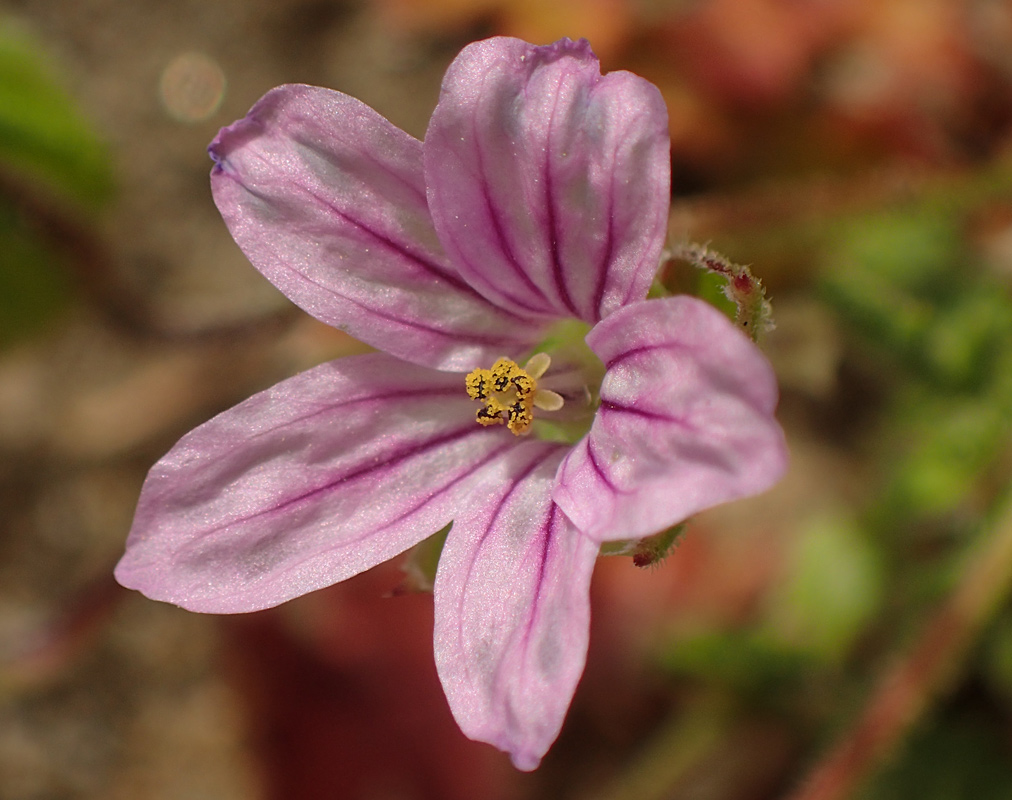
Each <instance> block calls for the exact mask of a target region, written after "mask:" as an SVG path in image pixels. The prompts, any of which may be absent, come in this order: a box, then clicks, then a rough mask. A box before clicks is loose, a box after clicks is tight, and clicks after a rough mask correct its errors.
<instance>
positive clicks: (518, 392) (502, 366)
mask: <svg viewBox="0 0 1012 800" xmlns="http://www.w3.org/2000/svg"><path fill="white" fill-rule="evenodd" d="M549 363H551V359H550V358H549V357H548V356H547V355H546V354H544V353H538V354H537V355H536V356H534V357H533V358H532V359H531V360H530V361H528V362H527V366H526V367H525V368H524V369H521V368H520V367H519V366H518V365H517V363H516V362H515V361H511V360H510V359H508V358H500V359H498V360H497V361H496V362H495V363H494V364H493V365H492V369H476V370H474V371H473V372H470V373H468V375H467V378H465V381H464V382H465V386H466V387H467V394H468V397H470V398H471V399H472V400H480V401H481V402H482V403H484V405H483V406H482V407H481V408H479V409H478V413H477V414H476V415H475V419H476V420H477V421H478V423H479V424H480V425H502V424H503V423H506V427H507V428H509V430H510V431H511V432H512V433H514V434H515V435H517V436H522V435H524V434H526V433H528V432H529V431H530V427H531V423H532V422H533V421H534V407H535V405H537V406H538V407H540V408H548V409H549V410H552V411H556V410H558V409H559V408H561V407H562V398H561V397H560V396H559V395H557V394H555V392H550V391H547V390H544V389H538V380H537V379H538V378H540V377H541V376H542V375H544V374H545V371H546V370H547V369H548V365H549ZM555 398H558V401H556V400H555ZM544 399H548V402H547V403H544V404H543V403H542V402H540V401H543V400H544Z"/></svg>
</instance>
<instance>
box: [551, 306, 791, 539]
mask: <svg viewBox="0 0 1012 800" xmlns="http://www.w3.org/2000/svg"><path fill="white" fill-rule="evenodd" d="M587 344H588V345H590V347H591V349H592V350H593V351H594V352H595V353H597V355H598V356H599V357H600V358H601V360H602V362H603V363H604V364H605V366H606V369H607V372H606V374H605V378H604V382H603V383H602V385H601V406H600V408H599V409H598V412H597V416H596V417H595V419H594V423H593V425H592V426H591V429H590V432H589V433H588V434H587V436H585V437H584V439H583V440H582V441H581V442H580V443H579V444H578V445H577V446H576V447H574V448H573V450H572V451H571V452H570V453H569V455H568V456H567V458H566V460H565V462H564V463H563V464H562V467H561V468H560V470H559V481H558V485H557V486H556V487H555V490H554V493H553V497H554V499H555V501H556V502H557V503H558V504H559V505H560V506H561V507H562V509H563V510H564V511H565V512H566V514H568V515H569V517H570V518H571V519H572V520H573V522H574V523H575V524H576V525H577V527H579V528H580V530H582V531H583V532H584V533H586V534H587V535H588V536H590V537H592V538H595V539H598V540H613V539H635V538H638V537H642V536H647V535H650V534H653V533H656V532H658V531H661V530H664V529H666V528H668V527H670V526H671V525H674V524H675V523H677V522H681V521H682V520H684V519H685V518H687V517H689V516H690V515H692V514H695V513H696V512H698V511H702V510H703V509H705V508H710V507H711V506H714V505H717V504H719V503H724V502H727V501H729V500H735V499H738V498H742V497H748V496H750V495H753V494H758V493H759V492H762V491H764V490H765V489H768V488H769V487H770V486H772V485H773V484H774V483H776V481H778V480H779V479H780V477H781V476H782V475H783V473H784V470H785V469H786V465H787V449H786V445H785V443H784V436H783V431H782V430H781V428H780V425H779V424H778V423H777V421H776V418H775V417H774V416H773V412H774V410H775V408H776V403H777V387H776V378H775V376H774V374H773V370H772V369H771V368H770V365H769V362H768V361H767V360H766V359H765V357H764V356H763V355H762V353H761V352H760V351H759V349H758V348H757V347H756V346H755V345H754V344H753V343H752V342H751V341H750V340H749V338H748V337H747V336H745V335H744V334H743V333H742V332H741V331H739V330H738V329H736V328H735V326H734V325H733V324H732V323H731V322H730V321H729V320H728V319H727V318H726V317H725V316H724V315H723V314H721V313H720V312H719V311H717V310H716V309H715V308H713V307H712V306H710V305H708V304H707V303H704V302H703V301H701V300H697V299H695V298H692V297H673V298H667V299H664V300H647V301H644V302H641V303H635V304H633V305H630V306H627V307H625V308H623V309H621V310H620V311H618V312H616V313H615V314H613V315H612V316H610V317H609V318H608V319H606V320H604V321H603V322H601V323H600V324H599V325H597V326H596V327H595V328H594V329H593V330H592V331H591V332H590V333H589V334H588V335H587Z"/></svg>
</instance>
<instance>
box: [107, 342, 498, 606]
mask: <svg viewBox="0 0 1012 800" xmlns="http://www.w3.org/2000/svg"><path fill="white" fill-rule="evenodd" d="M472 406H473V403H472V402H471V401H470V399H469V398H468V397H467V395H466V394H465V393H464V390H463V380H462V376H460V375H452V374H447V373H441V372H437V371H435V370H430V369H426V368H422V367H416V366H414V365H411V364H407V363H405V362H401V361H398V360H397V359H394V358H392V357H390V356H386V355H382V354H375V355H366V356H355V357H348V358H342V359H339V360H337V361H333V362H330V363H328V364H323V365H321V366H319V367H316V368H314V369H311V370H309V371H307V372H304V373H302V374H300V375H296V376H295V377H293V378H289V379H288V380H286V381H283V382H282V383H279V384H278V385H277V386H274V387H273V388H271V389H268V390H267V391H264V392H261V393H260V394H257V395H254V396H253V397H251V398H250V399H248V400H246V401H245V402H243V403H240V404H239V405H238V406H235V407H234V408H232V409H231V410H229V411H225V412H224V413H222V414H219V415H218V416H217V417H215V418H214V419H212V420H210V421H209V422H206V423H205V424H203V425H201V426H200V427H199V428H196V429H195V430H193V431H191V432H190V433H189V434H187V435H186V436H184V437H183V438H182V439H181V440H180V441H179V442H178V443H177V444H176V445H175V447H173V448H172V449H171V450H170V451H169V452H168V454H166V455H165V456H164V457H163V458H162V459H161V460H160V461H159V462H158V463H157V464H155V466H154V467H153V468H152V469H151V472H150V473H149V475H148V477H147V480H146V481H145V483H144V487H143V489H142V492H141V498H140V502H139V504H138V508H137V513H136V516H135V519H134V526H133V529H132V530H131V532H130V537H129V539H128V541H127V551H126V554H125V555H124V556H123V559H122V560H121V561H120V563H119V565H118V566H117V569H116V577H117V579H118V580H119V581H120V583H122V584H123V585H124V586H127V587H129V588H133V589H138V590H140V591H141V592H143V593H144V594H146V595H148V596H149V597H152V598H154V599H157V600H165V601H168V602H172V603H176V604H177V605H180V606H183V607H184V608H188V609H191V610H193V611H206V612H218V613H230V612H242V611H253V610H256V609H260V608H266V607H269V606H274V605H277V604H278V603H281V602H284V601H285V600H288V599H290V598H292V597H296V596H298V595H301V594H305V593H306V592H310V591H312V590H314V589H318V588H321V587H323V586H328V585H330V584H332V583H335V582H337V581H340V580H343V579H344V578H348V577H350V576H352V575H355V574H357V573H359V572H362V571H364V570H366V569H368V568H370V567H372V566H374V565H376V564H378V563H380V562H382V561H385V560H387V559H389V558H391V557H392V556H395V555H397V554H398V553H400V552H401V551H403V550H405V549H407V548H408V547H411V546H412V545H414V544H416V543H417V542H418V541H420V540H421V539H423V538H424V537H425V536H428V535H429V534H431V533H433V532H435V531H436V530H438V529H439V528H441V527H443V526H444V525H446V524H447V523H448V522H450V520H451V519H453V517H454V514H455V512H457V511H458V510H459V509H460V508H461V506H463V505H464V501H465V499H466V498H467V497H468V496H469V493H470V492H474V491H477V492H479V493H480V492H481V491H482V490H483V488H484V487H483V486H482V485H481V484H480V473H481V469H482V467H483V466H485V465H487V464H489V463H492V462H495V461H496V459H498V458H501V457H503V456H504V455H505V454H506V453H508V452H509V450H510V449H511V448H512V447H514V446H515V437H513V436H512V435H511V434H509V433H508V432H507V431H505V429H494V430H492V429H488V428H482V427H480V426H478V425H476V424H475V423H474V409H473V407H472Z"/></svg>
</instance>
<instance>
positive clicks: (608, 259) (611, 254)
mask: <svg viewBox="0 0 1012 800" xmlns="http://www.w3.org/2000/svg"><path fill="white" fill-rule="evenodd" d="M618 148H619V146H618V144H617V143H616V145H615V152H614V154H613V157H612V164H615V163H617V162H618ZM617 177H618V170H617V169H612V171H611V182H610V184H609V186H608V210H607V212H606V214H605V218H606V220H607V227H606V229H605V230H606V234H605V235H606V237H607V238H606V239H605V246H604V254H603V257H602V259H601V262H600V264H599V265H598V268H597V282H596V284H595V285H594V300H593V305H592V306H591V311H592V314H593V318H594V320H595V321H596V320H599V319H601V304H602V303H603V302H604V293H605V291H606V290H607V288H608V271H609V269H610V267H611V263H612V260H613V259H614V258H615V197H616V195H617V194H618V192H617V190H616V189H615V180H616V179H617ZM632 283H633V282H631V281H630V284H629V285H630V287H631V286H632ZM630 291H631V289H630ZM628 302H629V292H627V294H626V298H625V301H624V303H623V305H625V303H628Z"/></svg>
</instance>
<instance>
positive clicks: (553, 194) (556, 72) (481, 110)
mask: <svg viewBox="0 0 1012 800" xmlns="http://www.w3.org/2000/svg"><path fill="white" fill-rule="evenodd" d="M669 161H670V156H669V138H668V122H667V110H666V108H665V106H664V101H663V100H662V99H661V95H660V92H659V91H658V90H657V88H656V87H655V86H653V85H652V84H651V83H649V82H648V81H646V80H644V79H643V78H640V77H638V76H636V75H633V74H632V73H628V72H612V73H610V74H608V75H606V76H604V77H602V76H601V72H600V65H599V64H598V61H597V58H596V57H595V56H594V54H593V53H592V52H591V50H590V46H589V45H588V44H587V42H586V40H582V39H581V40H580V41H579V42H572V41H570V40H569V39H563V40H561V41H559V42H556V43H555V44H553V45H549V46H547V47H535V46H533V45H530V44H527V43H526V42H522V41H520V40H519V39H510V38H495V39H488V40H486V41H483V42H477V43H475V44H472V45H470V46H468V47H466V48H464V50H463V51H462V52H461V54H460V55H459V56H457V58H456V60H455V61H454V62H453V64H451V66H450V68H449V70H448V71H447V73H446V77H445V78H444V80H443V90H442V95H441V97H440V100H439V104H438V105H437V106H436V110H435V112H434V113H433V115H432V120H431V122H430V123H429V129H428V132H427V133H426V135H425V180H426V184H427V186H428V192H429V209H430V210H431V212H432V218H433V221H434V222H435V225H436V230H437V231H438V232H439V238H440V241H442V243H443V246H444V247H445V248H446V251H447V253H448V254H449V255H450V257H451V259H452V260H453V262H454V263H455V264H456V266H457V268H458V269H459V270H460V273H461V274H462V275H463V276H464V277H465V278H466V279H467V281H468V282H469V283H471V284H472V285H473V286H474V287H475V288H476V289H478V291H480V292H481V293H482V294H484V295H485V296H486V297H488V298H489V299H490V300H492V302H494V303H496V304H497V305H501V306H503V307H507V308H511V309H513V310H515V311H517V312H518V313H541V314H549V315H553V316H566V317H571V316H574V317H579V318H580V319H583V320H586V321H588V322H596V321H597V320H599V319H601V318H602V317H605V316H607V315H608V314H610V313H611V312H613V311H615V310H616V309H617V308H620V307H621V306H622V305H624V304H626V303H628V302H630V301H634V300H641V299H643V298H644V297H645V296H646V293H647V289H648V288H649V286H650V282H651V280H652V278H653V275H654V273H655V272H656V271H657V267H658V264H659V259H660V253H661V248H662V246H663V243H664V237H665V235H666V230H667V215H668V206H669V200H670V198H669V194H670V163H669Z"/></svg>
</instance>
